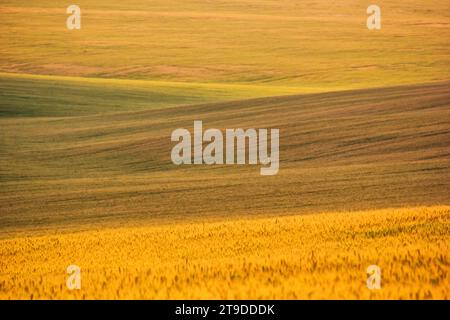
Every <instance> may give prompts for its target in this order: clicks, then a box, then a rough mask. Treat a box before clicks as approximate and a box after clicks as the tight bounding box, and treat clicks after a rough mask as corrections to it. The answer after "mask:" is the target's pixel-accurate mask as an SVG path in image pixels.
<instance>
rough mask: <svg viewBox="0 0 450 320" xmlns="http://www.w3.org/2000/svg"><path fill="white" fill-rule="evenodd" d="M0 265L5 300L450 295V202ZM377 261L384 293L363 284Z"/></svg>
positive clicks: (47, 244)
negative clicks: (76, 277)
mask: <svg viewBox="0 0 450 320" xmlns="http://www.w3.org/2000/svg"><path fill="white" fill-rule="evenodd" d="M0 258H1V259H0V298H1V299H11V298H19V299H30V298H32V299H43V298H52V299H68V298H77V299H78V298H85V299H93V298H102V299H111V298H120V299H128V298H132V299H165V298H170V299H179V298H183V299H186V298H187V299H190V298H201V299H204V298H209V299H216V298H220V299H231V298H233V299H259V298H268V299H273V298H277V299H281V298H285V299H286V298H289V299H291V298H294V299H297V298H301V299H310V298H320V299H336V298H345V299H350V298H355V299H380V298H387V299H432V298H433V299H448V298H449V297H450V279H449V272H450V207H448V206H447V207H429V208H411V209H385V210H377V211H367V212H352V213H344V212H342V213H327V214H317V215H310V216H290V217H277V218H269V219H247V220H246V219H235V220H234V219H230V220H229V221H228V222H205V223H194V224H172V225H167V226H158V227H138V228H119V229H99V230H92V231H87V232H81V233H73V234H64V235H46V236H42V237H26V238H13V239H8V240H2V241H0ZM70 264H76V265H78V266H79V267H80V268H81V276H82V284H81V286H82V288H81V290H80V291H69V290H68V289H67V288H66V285H65V282H66V277H67V274H66V268H67V266H68V265H70ZM372 264H376V265H378V266H379V267H380V268H381V271H382V289H381V290H377V291H371V290H368V289H367V287H366V279H367V275H366V268H367V267H368V266H369V265H372Z"/></svg>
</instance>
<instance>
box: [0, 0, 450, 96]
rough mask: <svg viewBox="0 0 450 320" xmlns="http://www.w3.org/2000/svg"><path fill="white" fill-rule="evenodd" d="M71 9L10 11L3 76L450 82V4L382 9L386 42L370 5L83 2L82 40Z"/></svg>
mask: <svg viewBox="0 0 450 320" xmlns="http://www.w3.org/2000/svg"><path fill="white" fill-rule="evenodd" d="M69 4H71V3H64V2H60V1H54V0H34V1H32V2H30V1H25V0H3V1H1V3H0V18H1V20H2V26H3V30H4V32H2V33H1V34H0V43H2V48H1V49H0V53H1V54H0V71H2V72H8V73H32V74H47V75H62V76H82V77H101V78H115V79H117V78H121V79H142V80H162V81H176V82H178V81H185V82H207V83H211V82H212V83H232V84H243V83H246V84H256V85H277V86H292V87H296V88H299V90H303V89H306V90H307V91H310V89H309V88H312V89H314V90H315V89H316V88H321V89H322V91H331V90H333V91H335V90H338V89H340V88H346V89H355V88H369V87H380V86H390V85H399V84H412V83H423V82H431V81H442V80H448V79H450V74H449V67H450V64H449V61H450V55H449V54H450V43H449V41H448V40H447V39H448V38H449V35H450V28H449V24H448V12H449V9H450V4H449V1H447V0H428V1H425V0H409V1H408V2H407V4H405V3H404V1H401V0H390V1H387V0H379V1H378V2H377V3H376V4H377V5H379V6H380V7H381V9H382V29H381V30H380V31H377V32H371V31H369V30H368V29H367V27H366V19H367V14H366V9H367V6H368V5H369V4H370V2H365V1H360V0H346V1H345V2H341V1H334V2H333V1H328V0H314V1H304V0H281V1H280V0H264V1H261V0H240V1H220V0H217V1H206V0H200V1H199V0H152V1H144V0H133V1H119V0H97V1H89V0H78V1H77V2H76V4H77V5H79V6H80V8H81V12H82V13H81V14H82V18H81V19H82V22H81V30H78V31H69V30H67V28H66V19H67V17H68V15H67V14H66V12H65V10H66V8H67V6H68V5H69ZM300 92H302V91H300ZM267 95H270V93H268V94H267Z"/></svg>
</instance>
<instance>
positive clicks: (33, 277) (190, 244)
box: [0, 0, 450, 299]
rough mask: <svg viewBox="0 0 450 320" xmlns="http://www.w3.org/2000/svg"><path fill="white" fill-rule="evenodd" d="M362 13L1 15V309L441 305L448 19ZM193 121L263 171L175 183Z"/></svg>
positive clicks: (446, 260) (308, 4)
mask: <svg viewBox="0 0 450 320" xmlns="http://www.w3.org/2000/svg"><path fill="white" fill-rule="evenodd" d="M377 4H378V5H380V7H381V9H382V29H381V30H378V31H369V30H367V27H366V18H367V13H366V9H367V5H368V4H367V3H366V2H365V1H360V0H346V1H338V2H336V1H328V0H311V1H304V0H264V1H261V0H239V1H237V0H214V1H207V0H154V1H153V0H152V1H144V0H130V1H126V2H124V1H119V0H108V1H107V0H98V1H95V2H94V1H88V0H79V1H77V5H79V6H80V8H81V12H82V18H81V21H82V22H81V25H82V28H81V30H76V31H73V30H72V31H69V30H67V28H66V18H67V16H68V15H67V14H66V11H65V9H66V7H67V5H68V4H65V3H62V2H61V1H55V0H35V1H32V2H31V1H26V0H2V1H1V3H0V18H1V19H2V32H1V33H0V43H1V46H0V299H113V298H118V299H260V298H261V299H264V298H265V299H448V298H449V296H450V289H449V288H450V280H449V275H450V253H449V252H450V250H449V246H450V223H449V221H450V206H449V205H450V196H449V195H450V192H449V190H450V103H449V101H450V42H449V41H448V38H449V35H450V24H449V22H448V21H449V12H450V3H449V1H447V0H430V1H424V0H410V1H407V3H406V2H405V1H401V0H392V1H384V0H380V1H378V3H377ZM195 120H202V121H203V124H204V128H205V129H206V128H217V129H219V130H225V129H227V128H244V129H248V128H277V129H279V130H280V171H279V173H278V174H277V175H275V176H270V177H262V176H261V175H260V174H259V170H260V166H233V165H230V166H227V165H214V166H208V165H204V166H176V165H174V164H173V163H172V161H171V159H170V152H171V149H172V147H173V143H172V142H171V140H170V136H171V133H172V132H173V130H175V129H177V128H187V129H188V130H191V129H192V126H193V122H194V121H195ZM69 265H77V266H79V267H80V268H81V279H82V280H81V281H82V285H81V289H80V290H73V291H71V290H68V288H67V287H66V280H67V278H68V274H67V272H66V269H67V267H68V266H69ZM370 265H377V266H379V267H380V268H381V273H382V283H381V285H382V288H381V289H380V290H369V289H368V288H367V287H366V280H367V276H368V275H367V273H366V271H367V267H368V266H370Z"/></svg>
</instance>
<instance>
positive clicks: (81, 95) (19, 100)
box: [0, 73, 304, 117]
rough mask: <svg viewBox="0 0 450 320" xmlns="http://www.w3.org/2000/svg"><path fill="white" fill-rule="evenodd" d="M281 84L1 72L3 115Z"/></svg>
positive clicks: (160, 102)
mask: <svg viewBox="0 0 450 320" xmlns="http://www.w3.org/2000/svg"><path fill="white" fill-rule="evenodd" d="M300 91H304V90H298V89H295V88H290V87H282V86H264V85H257V86H256V85H232V84H209V83H195V82H189V83H187V82H168V81H138V80H122V79H119V80H118V79H98V78H88V79H86V78H80V77H61V76H42V75H23V74H7V73H3V74H1V73H0V100H1V103H0V117H38V116H39V117H66V116H83V115H92V114H99V113H111V112H124V111H137V110H147V109H152V108H155V107H168V106H174V105H184V104H193V103H199V102H213V101H227V100H238V99H245V98H253V97H263V96H273V95H287V94H293V93H298V92H300Z"/></svg>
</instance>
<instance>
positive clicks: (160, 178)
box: [0, 80, 450, 236]
mask: <svg viewBox="0 0 450 320" xmlns="http://www.w3.org/2000/svg"><path fill="white" fill-rule="evenodd" d="M39 81H40V80H34V81H32V82H29V83H26V82H21V86H22V89H21V91H20V92H19V93H14V91H13V90H10V91H9V92H6V96H8V97H10V101H12V102H11V103H13V102H14V101H19V102H18V104H17V106H16V108H11V107H10V106H9V107H8V108H7V109H8V110H9V112H10V113H11V112H12V110H17V112H18V113H20V112H22V111H21V110H22V108H21V106H22V102H20V100H18V99H14V96H15V95H16V94H17V95H18V96H22V97H23V92H32V90H33V88H35V87H36V82H39ZM27 85H28V86H29V87H26V86H27ZM42 85H43V86H44V85H48V83H47V82H46V81H43V84H42ZM86 88H89V85H88V84H86ZM94 88H95V90H97V94H96V95H93V96H91V95H84V100H83V103H84V106H85V107H86V109H88V108H89V106H92V108H93V110H95V108H97V107H98V106H97V103H98V96H100V97H103V99H104V100H105V102H104V105H105V106H106V105H108V104H117V105H123V106H124V108H128V106H129V105H130V104H129V101H130V100H129V99H128V98H126V95H124V96H123V99H119V98H118V96H113V98H112V99H111V100H108V99H109V98H108V95H107V94H106V92H110V90H109V89H106V92H105V94H103V93H102V92H101V90H100V89H99V87H98V86H94ZM52 90H53V91H52V96H54V97H57V96H63V95H64V94H63V93H61V92H60V91H65V90H66V88H64V87H58V86H55V87H54V88H53V89H52ZM74 90H75V89H74ZM130 99H133V98H132V97H130ZM449 101H450V84H449V83H448V82H444V83H439V84H427V85H409V86H401V87H392V88H383V89H365V90H352V91H341V92H331V93H318V94H305V95H295V96H285V97H269V98H258V99H247V100H240V101H231V102H223V103H202V104H193V105H182V106H171V107H154V108H150V109H148V110H135V111H124V112H111V113H103V112H100V113H99V114H92V115H84V116H65V117H57V116H52V117H20V116H17V115H16V116H14V115H11V114H10V116H3V117H2V118H0V136H1V140H0V143H1V144H0V150H1V153H0V168H1V169H0V170H1V171H0V203H1V204H2V205H1V207H0V211H1V214H0V229H1V234H2V236H8V235H13V234H18V233H23V232H25V233H30V232H36V233H40V232H44V231H45V232H47V231H50V230H51V231H52V232H55V231H57V230H58V231H61V230H74V229H76V230H80V229H89V228H100V227H103V226H112V227H114V226H118V225H120V226H124V225H136V224H139V225H142V224H152V223H157V224H164V223H174V222H177V221H178V222H179V221H194V220H195V221H197V220H198V221H202V219H210V218H214V219H216V218H219V219H228V218H230V219H233V218H236V217H242V216H247V217H250V216H270V215H277V214H278V215H280V214H281V215H283V214H299V213H314V212H321V211H343V210H357V209H358V210H359V209H375V208H387V207H405V206H417V205H439V204H448V203H449V200H450V198H449V193H448V189H449V184H450V179H449V178H450V160H449V154H450V143H449V142H450V120H449V119H450V108H449ZM59 103H60V101H59V100H58V99H56V100H55V101H53V100H51V99H48V100H47V102H46V104H45V105H42V108H43V110H47V109H48V110H57V108H58V104H59ZM52 104H54V105H52ZM44 113H45V112H44ZM199 119H200V120H202V121H203V126H204V129H205V130H206V129H207V128H219V129H221V130H224V129H225V128H244V129H245V128H279V129H280V139H281V140H280V146H281V149H280V171H279V173H278V174H277V175H275V176H261V175H260V172H259V169H260V166H259V165H252V166H237V165H229V166H227V165H213V166H208V165H203V166H194V165H191V166H189V165H182V166H176V165H174V164H173V163H172V161H171V158H170V153H171V149H172V147H173V146H174V144H175V143H173V142H171V141H170V136H171V132H172V131H173V130H174V129H176V128H187V129H189V130H191V131H192V130H193V121H194V120H199Z"/></svg>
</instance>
